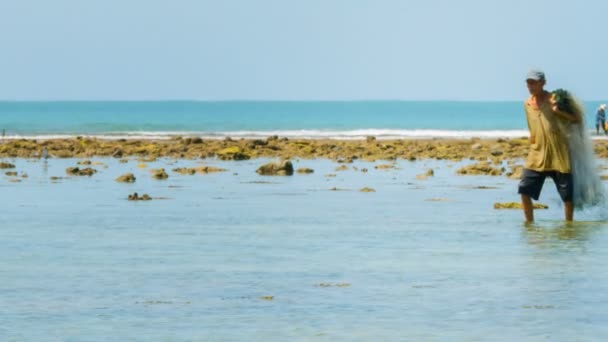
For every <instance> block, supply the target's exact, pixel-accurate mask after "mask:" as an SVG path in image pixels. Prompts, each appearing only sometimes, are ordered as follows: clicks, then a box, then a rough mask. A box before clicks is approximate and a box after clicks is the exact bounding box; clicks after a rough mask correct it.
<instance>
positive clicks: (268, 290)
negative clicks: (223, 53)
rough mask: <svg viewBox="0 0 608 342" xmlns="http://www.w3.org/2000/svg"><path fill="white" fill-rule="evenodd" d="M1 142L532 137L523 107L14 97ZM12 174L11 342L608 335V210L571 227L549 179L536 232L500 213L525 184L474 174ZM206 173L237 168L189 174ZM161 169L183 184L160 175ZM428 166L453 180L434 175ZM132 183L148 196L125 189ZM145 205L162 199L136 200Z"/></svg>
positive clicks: (156, 164) (22, 164)
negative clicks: (127, 177)
mask: <svg viewBox="0 0 608 342" xmlns="http://www.w3.org/2000/svg"><path fill="white" fill-rule="evenodd" d="M598 104H599V103H598ZM595 105H596V104H593V108H594V106H595ZM589 106H591V105H589ZM1 129H5V130H6V136H8V137H11V138H17V137H36V138H41V137H42V138H43V137H51V136H64V135H65V136H75V135H94V136H103V137H114V138H118V137H136V136H146V137H157V138H163V137H169V136H171V135H174V134H178V135H199V136H203V137H209V138H221V137H224V136H233V137H234V136H243V137H245V136H267V135H270V134H278V135H281V136H303V137H332V138H340V137H348V138H363V137H365V136H367V135H377V136H378V135H381V136H384V137H402V138H412V137H418V136H429V137H436V136H439V137H442V136H443V137H451V136H459V137H467V136H484V135H485V136H491V137H499V136H525V135H527V132H526V123H525V119H524V113H523V109H522V104H521V103H519V102H492V103H467V102H346V103H342V102H330V103H325V102H320V103H314V102H311V103H306V102H302V103H298V102H295V103H294V102H225V103H224V102H218V103H210V102H141V103H140V102H99V103H96V102H83V103H77V102H76V103H69V102H53V103H42V102H41V103H38V102H36V103H17V102H13V103H11V102H5V103H0V130H1ZM0 143H1V142H0ZM0 161H4V162H10V163H13V164H15V166H16V167H15V169H10V170H8V171H16V172H17V173H18V175H17V176H10V175H6V174H5V173H4V172H5V171H7V170H2V171H3V172H2V174H0V194H1V198H2V200H1V201H0V232H1V238H0V279H2V281H0V340H2V341H108V340H119V341H311V340H312V341H317V340H319V341H336V340H344V341H352V340H356V341H604V340H606V339H608V318H606V317H607V316H606V314H605V312H606V308H607V307H608V272H606V265H607V264H608V248H606V246H607V245H608V221H606V219H607V216H606V215H605V210H606V208H597V210H592V211H587V212H576V213H575V219H576V220H577V221H576V222H574V223H565V222H564V221H563V206H562V204H561V201H560V199H559V196H558V195H557V191H555V188H554V185H553V184H552V183H551V182H550V181H547V183H546V184H545V188H544V190H543V193H542V195H541V200H540V202H542V203H545V204H547V205H549V209H547V210H538V211H536V212H535V215H536V220H537V222H536V223H535V224H533V225H529V226H527V225H524V224H523V213H522V212H521V210H495V209H493V204H494V203H495V202H510V201H519V196H518V195H517V182H518V181H517V180H514V179H509V178H507V177H506V176H459V175H457V174H456V170H457V169H458V168H459V167H460V166H462V165H465V164H467V163H470V162H471V161H468V160H465V161H462V162H451V161H445V160H440V161H436V160H419V161H407V160H397V161H394V163H395V168H391V169H381V168H378V169H376V168H375V166H377V165H380V164H386V163H389V161H377V162H365V161H361V160H358V161H355V162H354V163H352V164H346V165H347V166H348V169H347V170H345V171H338V170H336V169H337V168H338V167H339V166H341V165H343V164H338V163H336V162H334V161H331V160H326V159H315V160H303V159H302V160H299V159H296V160H293V162H294V167H296V168H298V167H308V168H312V169H314V170H315V171H314V173H313V174H309V175H302V174H295V175H294V176H290V177H269V176H260V175H258V174H257V173H256V172H255V170H256V169H257V167H259V166H260V165H261V164H263V163H265V162H268V161H269V160H265V159H260V160H246V161H220V160H216V159H201V160H179V159H171V158H159V159H158V160H156V161H153V162H143V161H141V160H138V159H137V158H135V157H131V158H129V160H128V162H127V163H122V162H120V161H119V160H118V159H114V158H91V161H92V163H93V164H92V165H91V167H93V168H95V169H97V170H98V173H97V174H95V175H93V176H91V177H73V176H67V175H66V171H65V170H66V168H68V167H71V166H77V163H78V162H79V161H81V160H78V159H72V158H66V159H56V158H50V159H48V160H41V159H22V158H1V159H0ZM520 162H521V161H520ZM143 163H145V165H143ZM391 163H392V162H391ZM202 165H210V166H218V167H223V168H226V169H228V171H227V172H222V173H213V174H207V175H200V174H196V175H192V176H191V175H181V174H179V173H177V172H173V171H171V170H172V169H173V168H177V167H194V166H202ZM600 165H601V166H603V167H606V161H605V160H602V161H600ZM504 166H505V167H507V168H508V167H509V166H508V164H507V163H506V162H505V163H504ZM161 167H162V168H165V169H166V170H167V172H168V173H169V178H168V179H167V180H155V179H152V177H151V175H150V171H149V169H152V168H161ZM363 168H366V169H368V170H369V171H368V172H362V171H361V170H362V169H363ZM428 169H433V170H434V176H432V177H429V178H428V179H423V178H421V177H417V175H420V174H424V173H426V171H427V170H428ZM127 172H132V173H133V174H134V175H135V176H136V177H137V180H136V182H135V183H133V184H125V183H118V182H116V181H115V179H116V177H118V176H120V175H122V174H125V173H127ZM25 175H26V176H25ZM52 177H58V178H52ZM364 187H370V188H373V189H375V192H371V193H365V192H361V191H359V190H360V189H362V188H364ZM133 192H138V193H139V194H143V193H147V194H149V195H150V196H152V197H153V198H154V199H153V200H152V201H136V202H133V201H128V200H127V196H128V194H131V193H133Z"/></svg>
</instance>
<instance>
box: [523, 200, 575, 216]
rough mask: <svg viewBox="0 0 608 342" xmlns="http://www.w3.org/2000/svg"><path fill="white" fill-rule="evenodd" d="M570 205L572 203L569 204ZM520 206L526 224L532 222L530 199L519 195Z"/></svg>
mask: <svg viewBox="0 0 608 342" xmlns="http://www.w3.org/2000/svg"><path fill="white" fill-rule="evenodd" d="M570 203H572V202H570ZM521 205H522V206H523V207H524V215H525V216H526V223H532V222H534V208H533V207H532V199H531V198H530V196H528V195H521Z"/></svg>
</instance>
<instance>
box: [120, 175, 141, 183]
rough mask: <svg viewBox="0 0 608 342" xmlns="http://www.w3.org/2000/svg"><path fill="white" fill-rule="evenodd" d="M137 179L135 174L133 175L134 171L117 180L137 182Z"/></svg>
mask: <svg viewBox="0 0 608 342" xmlns="http://www.w3.org/2000/svg"><path fill="white" fill-rule="evenodd" d="M135 179H136V178H135V175H133V174H132V173H126V174H124V175H122V176H120V177H118V178H116V181H117V182H121V183H135Z"/></svg>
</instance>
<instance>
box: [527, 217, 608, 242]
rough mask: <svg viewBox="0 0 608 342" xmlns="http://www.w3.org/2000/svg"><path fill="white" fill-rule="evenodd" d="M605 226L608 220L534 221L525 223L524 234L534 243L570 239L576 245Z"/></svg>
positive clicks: (607, 224)
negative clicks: (547, 222) (548, 222)
mask: <svg viewBox="0 0 608 342" xmlns="http://www.w3.org/2000/svg"><path fill="white" fill-rule="evenodd" d="M603 226H608V221H575V222H555V223H552V224H546V223H545V224H543V223H532V224H526V225H525V229H524V235H525V236H526V238H527V239H528V242H529V243H530V244H532V245H539V246H543V245H552V244H554V243H556V242H558V241H570V242H574V245H580V244H582V243H583V242H584V241H587V240H588V239H589V238H590V237H591V235H592V233H593V232H594V231H595V230H597V229H600V228H602V227H603Z"/></svg>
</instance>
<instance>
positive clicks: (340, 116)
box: [0, 100, 601, 139]
mask: <svg viewBox="0 0 608 342" xmlns="http://www.w3.org/2000/svg"><path fill="white" fill-rule="evenodd" d="M600 103H601V102H599V101H593V102H587V103H585V105H586V107H587V108H588V112H589V113H591V115H589V114H588V117H590V118H591V120H587V121H588V126H589V127H590V128H592V125H593V124H594V115H595V109H596V108H597V107H598V106H599V104H600ZM0 130H4V131H5V136H6V137H11V138H21V137H25V138H40V137H66V136H76V135H93V136H100V137H105V138H142V137H148V138H159V139H162V138H167V137H169V136H171V135H191V136H201V137H203V138H223V137H226V136H230V137H234V138H240V137H245V138H257V137H267V136H269V135H279V136H284V137H289V138H296V137H302V138H313V139H314V138H336V139H361V138H365V137H366V136H369V135H373V136H376V137H377V138H379V139H382V138H433V137H435V138H468V137H487V138H492V137H520V136H527V134H528V133H527V124H526V120H525V114H524V111H523V100H522V101H511V102H456V101H424V102H416V101H350V102H297V101H294V102H273V101H225V102H197V101H164V102H0Z"/></svg>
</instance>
